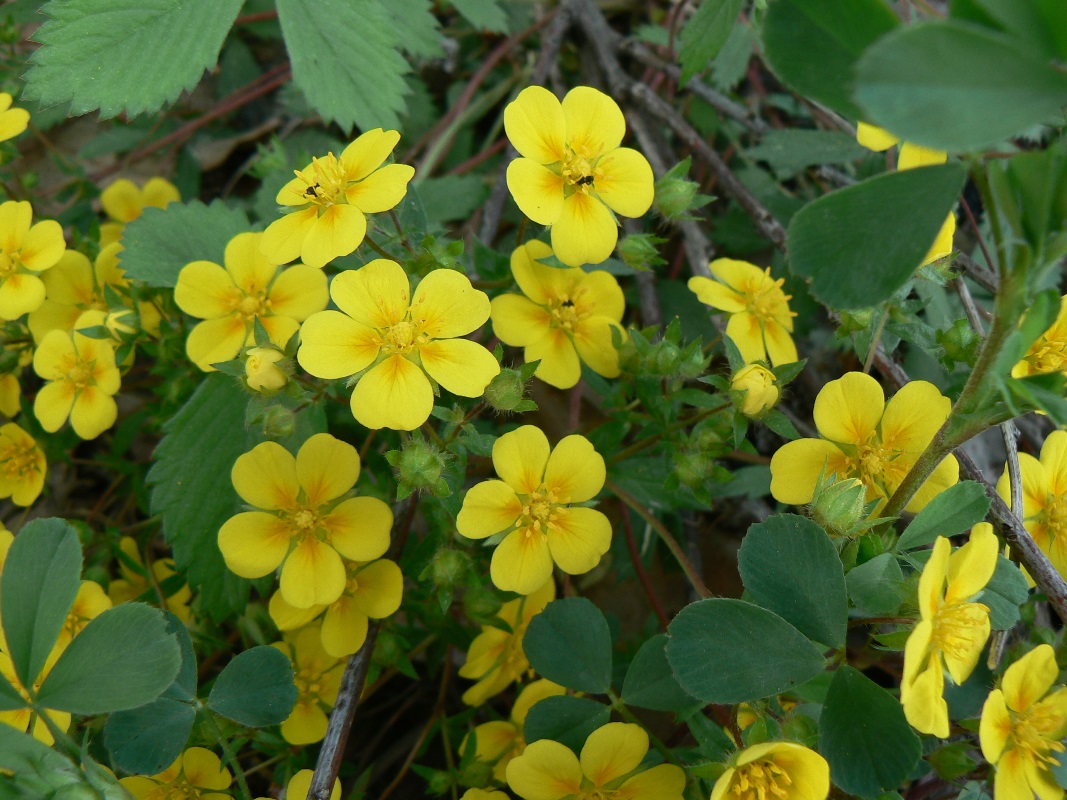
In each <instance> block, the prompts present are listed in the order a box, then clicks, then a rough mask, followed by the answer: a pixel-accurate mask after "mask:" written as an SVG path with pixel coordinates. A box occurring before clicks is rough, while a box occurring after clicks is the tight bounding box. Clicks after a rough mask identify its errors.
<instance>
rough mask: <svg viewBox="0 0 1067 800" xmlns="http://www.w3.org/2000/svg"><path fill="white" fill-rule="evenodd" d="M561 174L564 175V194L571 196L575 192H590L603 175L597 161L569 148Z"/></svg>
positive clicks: (561, 165)
mask: <svg viewBox="0 0 1067 800" xmlns="http://www.w3.org/2000/svg"><path fill="white" fill-rule="evenodd" d="M560 175H561V176H562V177H563V193H564V196H566V197H570V196H571V195H572V194H574V193H575V192H581V193H582V194H590V193H591V192H593V191H594V190H595V188H596V187H595V182H596V179H597V178H598V177H600V176H601V171H600V170H599V169H597V168H596V161H593V160H590V159H588V158H586V157H585V156H582V155H580V154H579V153H577V152H575V151H574V150H572V149H571V148H570V147H568V148H567V157H566V158H564V160H563V163H562V164H560Z"/></svg>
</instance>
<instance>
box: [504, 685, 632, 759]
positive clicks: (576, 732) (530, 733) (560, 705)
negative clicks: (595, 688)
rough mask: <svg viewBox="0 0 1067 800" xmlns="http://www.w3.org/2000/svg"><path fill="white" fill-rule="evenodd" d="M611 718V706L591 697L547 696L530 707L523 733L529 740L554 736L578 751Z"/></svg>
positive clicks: (553, 738)
mask: <svg viewBox="0 0 1067 800" xmlns="http://www.w3.org/2000/svg"><path fill="white" fill-rule="evenodd" d="M610 719H611V709H610V708H608V707H607V706H606V705H604V704H603V703H598V702H597V701H596V700H590V699H589V698H588V697H568V696H566V695H563V696H560V697H546V698H545V699H544V700H540V701H538V702H537V703H535V704H534V705H533V707H532V708H530V711H529V713H528V714H527V715H526V722H525V723H524V724H523V736H524V737H525V738H526V741H527V743H530V742H536V741H537V740H538V739H552V740H553V741H557V742H560V743H561V744H563V745H565V746H567V747H569V748H570V749H571V750H573V751H574V752H575V753H578V752H580V751H581V749H582V745H583V744H585V740H586V739H587V738H589V734H591V733H592V732H593V731H595V730H596V729H597V728H601V727H603V726H604V725H607V724H608V722H609V721H610Z"/></svg>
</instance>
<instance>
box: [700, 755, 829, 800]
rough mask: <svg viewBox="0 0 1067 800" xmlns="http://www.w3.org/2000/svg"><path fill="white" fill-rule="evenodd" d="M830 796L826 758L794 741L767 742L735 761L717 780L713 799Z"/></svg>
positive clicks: (804, 799) (810, 799)
mask: <svg viewBox="0 0 1067 800" xmlns="http://www.w3.org/2000/svg"><path fill="white" fill-rule="evenodd" d="M829 793H830V765H829V764H827V763H826V759H825V758H823V757H822V756H821V755H819V754H818V753H816V752H815V751H814V750H809V749H808V748H807V747H804V746H803V745H800V744H794V743H793V742H764V743H763V744H757V745H753V746H752V747H748V748H745V749H744V750H742V751H741V752H740V753H739V754H738V755H737V756H736V758H734V760H733V762H732V763H731V765H730V767H729V768H728V769H727V770H726V772H724V773H723V774H722V775H720V776H719V779H718V780H717V781H715V787H714V788H713V789H712V790H711V800H770V798H774V800H824V798H825V797H826V796H827V795H828V794H829Z"/></svg>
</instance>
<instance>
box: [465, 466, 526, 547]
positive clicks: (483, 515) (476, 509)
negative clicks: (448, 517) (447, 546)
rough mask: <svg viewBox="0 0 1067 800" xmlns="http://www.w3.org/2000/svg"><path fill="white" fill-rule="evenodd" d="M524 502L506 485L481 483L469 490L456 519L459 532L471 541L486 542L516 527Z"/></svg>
mask: <svg viewBox="0 0 1067 800" xmlns="http://www.w3.org/2000/svg"><path fill="white" fill-rule="evenodd" d="M521 513H522V501H521V500H519V497H518V495H516V494H515V490H514V489H512V488H511V487H510V486H509V485H508V484H506V483H504V481H492V480H491V481H482V482H481V483H476V484H475V485H474V486H472V487H471V488H470V489H468V490H467V494H466V495H464V497H463V507H462V508H460V510H459V515H458V516H457V517H456V530H458V531H459V533H460V534H462V535H463V536H466V537H467V538H468V539H484V538H486V537H487V536H492V535H493V534H495V533H500V531H506V530H507V529H508V528H510V527H511V526H512V525H514V524H515V520H517V519H518V518H519V514H521Z"/></svg>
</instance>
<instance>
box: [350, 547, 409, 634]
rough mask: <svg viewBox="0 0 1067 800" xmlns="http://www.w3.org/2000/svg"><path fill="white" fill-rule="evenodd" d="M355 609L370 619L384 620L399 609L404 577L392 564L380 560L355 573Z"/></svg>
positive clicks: (387, 560)
mask: <svg viewBox="0 0 1067 800" xmlns="http://www.w3.org/2000/svg"><path fill="white" fill-rule="evenodd" d="M356 582H357V583H358V586H357V587H356V592H355V594H354V595H353V596H352V599H353V601H354V602H355V604H356V607H357V608H358V609H359V610H360V611H362V612H363V613H364V614H366V615H367V616H368V617H370V618H371V619H384V618H385V617H388V616H389V615H390V614H395V613H396V610H397V609H398V608H400V601H401V599H402V598H403V595H404V575H403V573H402V572H401V571H400V567H398V566H397V565H396V564H395V563H394V562H392V561H390V560H389V559H387V558H380V559H378V560H377V561H374V562H372V563H370V564H367V566H365V567H364V568H363V569H361V570H360V571H359V572H357V573H356Z"/></svg>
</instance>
